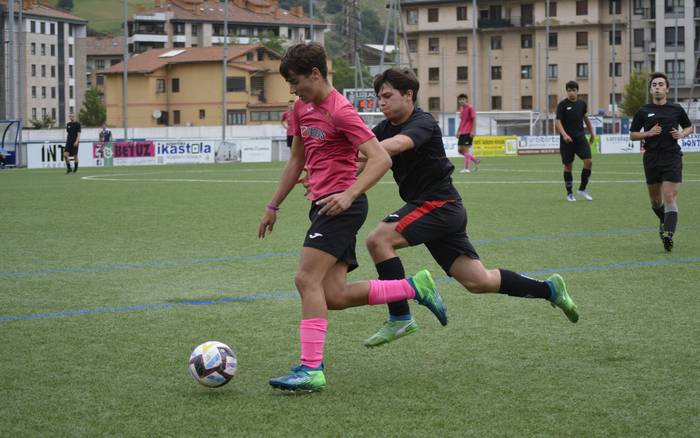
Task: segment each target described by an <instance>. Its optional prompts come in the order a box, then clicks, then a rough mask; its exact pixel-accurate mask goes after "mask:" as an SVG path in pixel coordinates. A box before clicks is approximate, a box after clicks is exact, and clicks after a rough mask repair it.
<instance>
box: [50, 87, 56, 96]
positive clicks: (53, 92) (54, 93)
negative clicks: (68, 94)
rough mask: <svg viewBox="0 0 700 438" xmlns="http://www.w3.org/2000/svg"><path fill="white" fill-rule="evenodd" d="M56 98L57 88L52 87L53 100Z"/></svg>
mask: <svg viewBox="0 0 700 438" xmlns="http://www.w3.org/2000/svg"><path fill="white" fill-rule="evenodd" d="M55 98H56V87H51V99H55Z"/></svg>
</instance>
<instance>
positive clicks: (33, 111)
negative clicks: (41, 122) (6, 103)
mask: <svg viewBox="0 0 700 438" xmlns="http://www.w3.org/2000/svg"><path fill="white" fill-rule="evenodd" d="M32 119H34V120H36V108H32Z"/></svg>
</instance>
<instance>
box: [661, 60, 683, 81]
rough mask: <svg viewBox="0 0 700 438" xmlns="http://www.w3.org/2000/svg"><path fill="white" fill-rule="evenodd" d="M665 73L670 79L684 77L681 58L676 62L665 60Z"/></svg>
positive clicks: (681, 78)
mask: <svg viewBox="0 0 700 438" xmlns="http://www.w3.org/2000/svg"><path fill="white" fill-rule="evenodd" d="M666 74H667V75H668V78H669V79H671V80H674V79H675V80H683V79H685V61H684V60H682V59H679V60H678V61H677V62H676V61H675V60H672V59H671V60H668V61H666Z"/></svg>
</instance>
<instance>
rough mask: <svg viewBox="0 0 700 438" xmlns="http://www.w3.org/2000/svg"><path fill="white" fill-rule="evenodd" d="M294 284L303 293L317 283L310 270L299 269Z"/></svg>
mask: <svg viewBox="0 0 700 438" xmlns="http://www.w3.org/2000/svg"><path fill="white" fill-rule="evenodd" d="M294 285H295V286H296V287H297V290H298V291H299V293H300V294H301V293H303V291H305V290H309V289H311V288H312V287H313V286H314V285H315V282H314V280H313V277H312V276H311V275H310V274H309V273H308V272H304V271H299V272H297V273H296V275H295V276H294Z"/></svg>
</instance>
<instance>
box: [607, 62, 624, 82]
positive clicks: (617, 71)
mask: <svg viewBox="0 0 700 438" xmlns="http://www.w3.org/2000/svg"><path fill="white" fill-rule="evenodd" d="M614 69H615V71H614V73H615V77H616V78H619V77H622V63H621V62H616V63H615V65H614ZM608 76H610V77H612V76H613V63H612V62H609V63H608Z"/></svg>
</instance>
